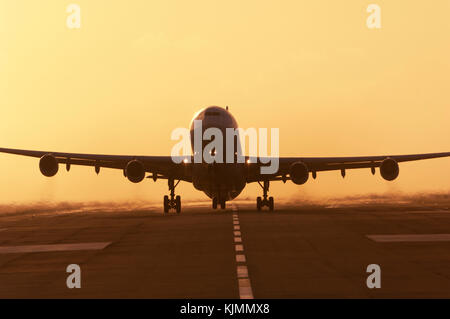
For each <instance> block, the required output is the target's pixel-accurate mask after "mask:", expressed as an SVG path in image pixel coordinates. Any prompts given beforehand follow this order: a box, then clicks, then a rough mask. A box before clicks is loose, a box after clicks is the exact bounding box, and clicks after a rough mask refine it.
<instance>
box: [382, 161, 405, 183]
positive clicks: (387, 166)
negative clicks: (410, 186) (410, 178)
mask: <svg viewBox="0 0 450 319" xmlns="http://www.w3.org/2000/svg"><path fill="white" fill-rule="evenodd" d="M399 172H400V169H399V167H398V163H397V161H396V160H394V159H392V158H389V157H388V158H386V159H385V160H384V161H383V162H381V165H380V174H381V177H383V178H384V179H385V180H387V181H393V180H394V179H396V178H397V176H398V173H399Z"/></svg>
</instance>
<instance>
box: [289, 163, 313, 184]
mask: <svg viewBox="0 0 450 319" xmlns="http://www.w3.org/2000/svg"><path fill="white" fill-rule="evenodd" d="M289 176H290V177H291V180H292V182H293V183H294V184H297V185H302V184H305V183H306V181H307V180H308V177H309V170H308V166H306V164H305V163H303V162H295V163H292V165H291V167H290V171H289Z"/></svg>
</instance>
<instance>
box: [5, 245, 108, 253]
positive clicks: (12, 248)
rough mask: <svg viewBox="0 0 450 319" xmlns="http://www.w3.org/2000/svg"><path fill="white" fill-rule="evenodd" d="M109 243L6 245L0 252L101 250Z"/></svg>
mask: <svg viewBox="0 0 450 319" xmlns="http://www.w3.org/2000/svg"><path fill="white" fill-rule="evenodd" d="M109 244H111V243H110V242H109V243H82V244H55V245H27V246H6V247H0V254H17V253H35V252H49V251H71V250H99V249H103V248H105V247H106V246H108V245H109Z"/></svg>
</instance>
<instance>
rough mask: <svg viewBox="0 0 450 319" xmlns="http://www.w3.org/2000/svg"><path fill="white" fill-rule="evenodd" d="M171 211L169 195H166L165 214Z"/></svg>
mask: <svg viewBox="0 0 450 319" xmlns="http://www.w3.org/2000/svg"><path fill="white" fill-rule="evenodd" d="M168 212H169V196H167V195H165V196H164V214H167V213H168Z"/></svg>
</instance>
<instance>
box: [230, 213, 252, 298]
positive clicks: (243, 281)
mask: <svg viewBox="0 0 450 319" xmlns="http://www.w3.org/2000/svg"><path fill="white" fill-rule="evenodd" d="M232 209H233V212H236V213H234V214H233V235H234V236H233V239H234V242H235V245H234V249H235V251H236V263H237V266H236V272H237V279H238V286H239V298H240V299H253V291H252V286H251V284H250V279H249V277H248V268H247V265H246V262H247V258H246V257H245V254H244V245H242V236H241V235H242V234H241V226H240V225H239V216H238V215H237V211H238V209H237V207H236V206H235V205H232Z"/></svg>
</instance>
